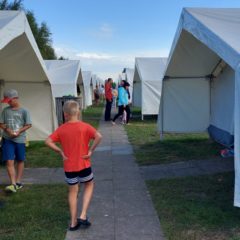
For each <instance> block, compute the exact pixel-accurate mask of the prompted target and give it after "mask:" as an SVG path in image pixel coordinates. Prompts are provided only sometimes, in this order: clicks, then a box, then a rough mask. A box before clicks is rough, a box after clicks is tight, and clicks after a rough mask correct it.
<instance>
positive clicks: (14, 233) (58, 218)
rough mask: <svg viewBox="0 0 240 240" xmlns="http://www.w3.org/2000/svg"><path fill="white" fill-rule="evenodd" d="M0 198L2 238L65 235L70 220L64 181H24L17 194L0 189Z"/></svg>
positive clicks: (58, 237)
mask: <svg viewBox="0 0 240 240" xmlns="http://www.w3.org/2000/svg"><path fill="white" fill-rule="evenodd" d="M2 188H3V186H1V189H2ZM0 202H1V203H2V204H3V205H1V208H0V226H1V227H0V239H1V240H23V239H24V240H33V239H34V240H54V239H56V240H61V239H62V240H63V239H64V238H65V235H66V230H67V227H68V221H69V210H68V204H67V186H66V185H64V184H56V185H55V184H54V185H53V184H51V185H34V186H32V185H31V186H29V185H28V186H27V185H26V186H24V188H23V189H22V190H21V191H18V192H17V193H16V194H6V193H5V192H4V191H0Z"/></svg>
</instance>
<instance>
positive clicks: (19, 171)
mask: <svg viewBox="0 0 240 240" xmlns="http://www.w3.org/2000/svg"><path fill="white" fill-rule="evenodd" d="M23 170H24V161H19V162H17V178H16V182H17V183H21V180H22V176H23Z"/></svg>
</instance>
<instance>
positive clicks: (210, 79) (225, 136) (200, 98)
mask: <svg viewBox="0 0 240 240" xmlns="http://www.w3.org/2000/svg"><path fill="white" fill-rule="evenodd" d="M239 105H240V9H201V8H199V9H192V8H186V9H183V11H182V15H181V17H180V22H179V26H178V29H177V32H176V35H175V38H174V41H173V45H172V48H171V51H170V55H169V59H168V64H167V68H166V72H165V80H164V81H163V90H162V98H161V106H160V109H159V118H158V128H159V130H160V131H161V132H202V131H206V129H207V128H208V129H209V131H210V134H211V136H212V137H213V138H214V139H215V140H217V141H219V142H221V143H222V144H225V145H230V144H231V140H232V139H233V136H234V147H235V194H234V205H235V206H238V207H240V173H239V171H240V155H239V154H240V152H239V150H240V149H239V147H240V145H239V144H240V108H239Z"/></svg>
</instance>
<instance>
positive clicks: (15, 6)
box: [0, 0, 23, 10]
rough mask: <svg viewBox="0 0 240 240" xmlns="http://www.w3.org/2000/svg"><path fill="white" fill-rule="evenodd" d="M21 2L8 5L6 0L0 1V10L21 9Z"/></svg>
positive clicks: (18, 0)
mask: <svg viewBox="0 0 240 240" xmlns="http://www.w3.org/2000/svg"><path fill="white" fill-rule="evenodd" d="M22 1H23V0H14V1H13V2H12V3H8V0H2V1H0V10H19V9H23V4H22Z"/></svg>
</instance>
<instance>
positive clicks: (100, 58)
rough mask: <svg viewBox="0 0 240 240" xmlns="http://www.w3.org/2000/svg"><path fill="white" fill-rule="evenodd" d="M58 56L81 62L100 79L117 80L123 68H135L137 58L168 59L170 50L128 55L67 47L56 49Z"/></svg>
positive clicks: (57, 47)
mask: <svg viewBox="0 0 240 240" xmlns="http://www.w3.org/2000/svg"><path fill="white" fill-rule="evenodd" d="M54 49H55V51H56V53H57V56H58V57H59V56H64V57H66V58H69V59H73V60H76V59H78V60H80V61H81V66H82V68H83V70H90V71H92V72H93V73H95V74H97V75H98V76H99V77H101V78H103V79H106V78H108V77H112V78H113V79H117V78H118V76H119V73H121V72H122V70H123V68H125V67H128V68H134V62H135V57H166V56H168V52H169V50H168V49H157V50H146V51H143V50H141V51H134V52H128V53H114V54H110V53H103V52H80V51H79V50H77V49H72V48H69V47H67V46H62V45H61V46H55V47H54Z"/></svg>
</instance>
